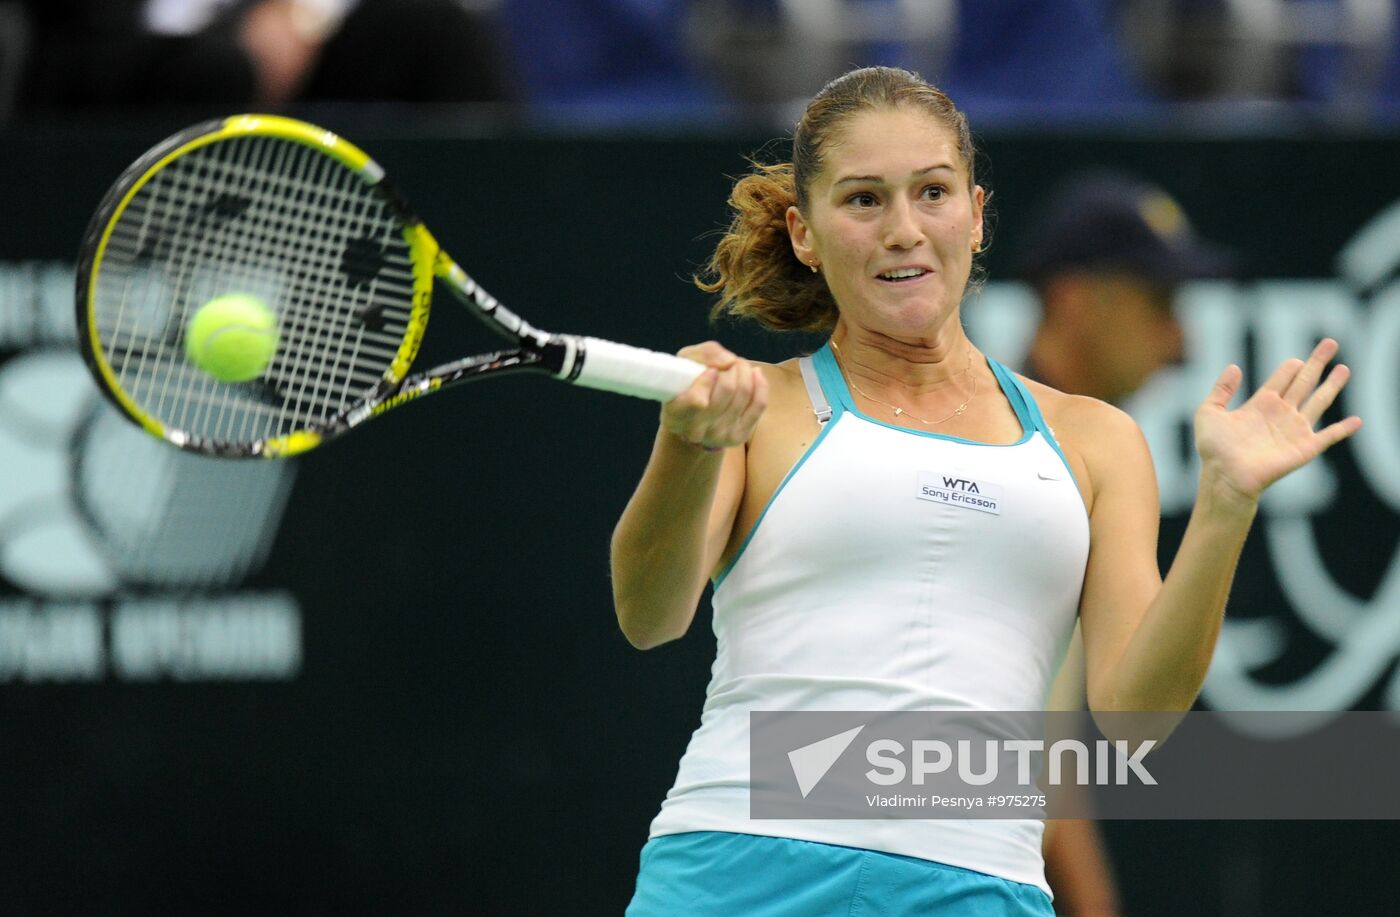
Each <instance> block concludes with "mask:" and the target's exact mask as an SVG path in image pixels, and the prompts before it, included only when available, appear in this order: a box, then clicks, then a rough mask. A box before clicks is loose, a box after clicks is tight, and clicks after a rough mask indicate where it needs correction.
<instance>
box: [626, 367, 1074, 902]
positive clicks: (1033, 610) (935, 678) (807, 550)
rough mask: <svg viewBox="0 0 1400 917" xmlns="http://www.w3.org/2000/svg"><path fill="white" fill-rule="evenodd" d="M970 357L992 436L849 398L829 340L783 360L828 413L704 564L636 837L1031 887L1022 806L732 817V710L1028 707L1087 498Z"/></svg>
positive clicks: (1041, 436) (1004, 376) (741, 728)
mask: <svg viewBox="0 0 1400 917" xmlns="http://www.w3.org/2000/svg"><path fill="white" fill-rule="evenodd" d="M988 362H989V364H990V366H991V369H992V372H993V373H994V374H995V376H996V378H997V381H998V383H999V384H1000V386H1001V391H1002V393H1003V395H1004V396H1005V397H1006V398H1007V400H1008V401H1009V402H1010V403H1011V406H1012V408H1013V409H1014V410H1015V412H1016V416H1017V418H1018V419H1019V420H1020V422H1021V428H1022V436H1021V438H1020V439H1019V440H1017V441H1016V442H1015V443H1012V444H1010V445H987V444H984V443H975V442H971V441H968V440H962V439H958V438H955V437H951V436H943V435H940V434H936V433H922V432H919V431H915V430H909V429H906V428H904V427H897V426H893V425H891V424H887V423H883V422H881V421H879V420H876V419H874V418H872V417H869V416H867V415H866V414H863V413H861V412H860V411H859V410H857V409H856V407H855V405H854V402H853V400H852V398H851V395H850V392H849V390H848V389H847V387H846V383H845V380H844V379H843V378H842V375H841V371H840V369H839V367H838V366H837V365H836V361H835V359H834V358H833V357H832V355H831V351H830V346H829V345H827V346H824V347H823V348H822V349H821V350H819V351H818V352H817V353H816V354H815V355H814V356H813V357H811V358H809V359H805V360H803V361H802V369H803V375H804V376H805V377H806V378H807V380H808V391H809V392H810V393H812V396H813V404H814V410H816V411H817V415H818V419H819V420H821V419H822V418H823V416H824V414H825V410H829V416H827V417H826V419H825V421H824V422H823V424H822V429H821V433H820V435H818V436H817V438H816V439H815V440H814V441H813V443H812V445H811V446H810V447H809V448H808V449H807V451H806V452H805V453H804V454H803V456H802V457H801V458H800V459H799V460H798V462H797V463H796V464H795V465H794V466H793V468H792V470H791V471H789V472H788V474H787V477H786V478H784V479H783V481H782V483H781V484H780V485H779V486H778V489H777V491H776V492H775V493H774V494H773V497H772V499H771V500H770V502H769V504H768V506H767V507H765V509H764V511H763V513H762V515H761V516H760V517H759V520H758V522H757V523H756V524H755V525H754V527H753V531H752V532H751V533H750V534H749V536H748V538H747V540H746V541H745V542H744V544H743V545H742V546H741V547H740V549H739V551H738V553H737V554H736V556H735V558H734V560H733V561H731V563H730V564H729V566H728V567H726V568H725V569H724V570H723V571H722V572H721V573H720V575H719V577H717V579H716V584H715V589H714V599H713V607H714V631H715V637H716V641H717V655H716V657H715V662H714V666H713V668H712V671H711V678H710V684H709V688H708V689H707V692H706V698H705V706H704V710H703V713H702V714H701V721H700V726H699V728H698V729H697V730H696V731H695V733H694V735H693V736H692V737H691V740H690V745H689V747H688V748H687V750H686V753H685V756H684V757H683V758H682V759H681V763H680V769H679V773H678V774H677V776H676V782H675V784H674V786H673V787H672V788H671V791H670V792H669V793H668V794H667V796H666V800H665V802H664V803H663V804H662V808H661V812H660V814H659V815H657V817H656V819H655V820H654V821H653V822H652V826H651V835H652V836H653V837H656V836H659V835H664V834H677V833H681V832H686V831H732V832H739V833H746V834H761V835H768V836H779V837H792V838H798V839H802V840H810V841H819V842H823V843H831V844H841V845H844V846H849V847H862V848H866V849H871V850H880V851H884V852H888V853H895V854H902V855H905V856H914V857H920V858H923V859H927V860H934V861H937V862H941V863H947V864H950V865H953V866H960V867H963V868H966V869H974V870H977V871H979V872H984V873H988V874H990V875H995V876H1001V877H1003V878H1006V879H1010V880H1012V881H1016V882H1024V883H1028V884H1032V885H1037V886H1039V887H1040V888H1042V889H1045V890H1046V892H1047V893H1048V892H1049V888H1048V886H1047V885H1046V882H1045V875H1044V864H1043V862H1042V860H1041V853H1040V850H1041V834H1042V831H1043V824H1042V823H1041V822H1040V821H1038V820H1032V819H1023V820H1011V819H1007V820H998V819H961V820H956V819H932V818H931V819H917V820H916V819H870V820H835V819H831V820H828V819H807V820H751V819H750V818H749V799H748V776H749V761H748V756H749V736H748V725H749V712H750V711H751V710H782V711H801V710H880V711H903V710H986V711H1022V710H1041V709H1044V704H1045V698H1046V695H1047V694H1048V692H1049V689H1050V683H1051V681H1052V679H1053V677H1054V675H1055V670H1056V667H1057V665H1058V664H1059V661H1060V659H1061V657H1062V655H1063V652H1064V648H1065V646H1066V645H1067V643H1068V640H1069V636H1070V633H1071V631H1072V629H1073V626H1074V620H1075V615H1076V614H1077V612H1078V606H1079V593H1080V589H1081V587H1082V584H1083V579H1084V565H1085V561H1086V559H1087V557H1088V552H1089V522H1088V515H1087V513H1086V512H1085V508H1084V501H1083V499H1082V498H1081V496H1080V494H1079V491H1078V488H1077V487H1076V486H1075V482H1074V476H1073V474H1072V473H1071V472H1070V470H1069V466H1068V464H1067V463H1066V462H1065V460H1064V455H1063V453H1061V452H1060V449H1059V446H1058V445H1057V444H1056V443H1055V440H1054V437H1053V435H1052V434H1051V431H1050V430H1049V428H1048V427H1047V426H1046V424H1045V421H1044V419H1043V418H1042V417H1041V415H1040V411H1039V409H1038V408H1037V407H1036V404H1035V401H1034V399H1032V398H1031V396H1030V393H1029V392H1028V391H1027V390H1026V389H1025V387H1024V386H1023V385H1022V384H1021V382H1020V381H1019V380H1018V379H1016V378H1015V376H1014V375H1012V374H1011V373H1010V372H1009V371H1007V370H1006V368H1005V367H1003V366H1001V364H999V363H997V362H995V361H992V360H989V361H988ZM818 383H819V384H818ZM828 399H829V402H830V404H829V409H828V407H827V404H826V403H825V402H826V401H827V400H828ZM945 479H946V480H945ZM957 482H961V483H960V484H958V483H957ZM971 485H975V487H973V486H971ZM930 488H931V489H932V490H933V491H935V492H936V494H930V492H929V489H930ZM938 494H941V496H938Z"/></svg>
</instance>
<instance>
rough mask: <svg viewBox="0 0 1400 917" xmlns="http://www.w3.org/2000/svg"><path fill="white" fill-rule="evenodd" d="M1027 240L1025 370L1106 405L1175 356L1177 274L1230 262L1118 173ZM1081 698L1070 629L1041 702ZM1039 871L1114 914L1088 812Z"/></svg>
mask: <svg viewBox="0 0 1400 917" xmlns="http://www.w3.org/2000/svg"><path fill="white" fill-rule="evenodd" d="M1022 238H1024V239H1027V240H1030V241H1029V242H1028V243H1027V244H1026V245H1025V247H1024V248H1023V250H1022V252H1021V253H1020V257H1019V271H1018V273H1019V274H1020V275H1021V276H1022V277H1023V278H1024V279H1025V280H1026V281H1027V282H1029V283H1030V284H1031V285H1032V286H1033V287H1034V288H1035V291H1036V294H1037V296H1038V297H1039V299H1040V303H1041V309H1042V314H1041V321H1040V325H1039V327H1038V328H1037V330H1036V334H1035V337H1034V339H1033V340H1032V343H1031V347H1030V354H1029V357H1028V359H1027V363H1026V366H1025V373H1026V375H1028V376H1030V377H1031V378H1034V379H1038V380H1040V381H1041V382H1044V383H1045V384H1047V385H1050V386H1053V387H1054V388H1057V389H1059V390H1061V391H1064V392H1069V393H1072V394H1077V395H1088V396H1090V397H1092V398H1099V399H1101V400H1103V401H1107V402H1110V403H1113V404H1121V403H1122V402H1123V400H1124V399H1126V398H1127V397H1128V396H1129V395H1131V394H1132V393H1133V392H1135V391H1137V390H1138V389H1139V388H1141V387H1142V385H1143V384H1144V383H1145V382H1146V381H1147V380H1148V379H1149V378H1150V377H1151V376H1152V375H1153V374H1154V373H1156V372H1157V371H1158V370H1159V369H1161V368H1163V367H1164V366H1166V365H1168V364H1170V363H1174V362H1177V361H1179V360H1180V359H1181V357H1182V351H1183V345H1184V335H1183V333H1182V329H1181V325H1180V324H1179V323H1178V321H1177V318H1176V314H1175V313H1174V312H1173V309H1172V303H1173V299H1174V298H1175V295H1176V291H1177V288H1178V287H1179V286H1180V284H1181V283H1182V282H1183V281H1186V280H1189V279H1192V278H1207V277H1219V276H1224V275H1226V274H1228V273H1229V272H1230V270H1231V268H1232V266H1233V265H1232V263H1231V259H1230V257H1229V256H1228V255H1226V254H1225V253H1224V252H1223V251H1221V250H1220V249H1218V248H1215V247H1213V246H1210V245H1208V244H1207V243H1205V242H1203V241H1202V240H1200V239H1198V238H1197V237H1196V236H1195V235H1194V234H1193V233H1192V231H1191V227H1190V225H1189V224H1188V222H1187V220H1186V215H1185V213H1183V211H1182V209H1181V207H1180V205H1178V204H1177V202H1176V201H1175V200H1173V199H1172V197H1171V196H1170V195H1168V194H1167V193H1166V192H1165V191H1162V190H1161V189H1159V188H1155V187H1152V186H1150V185H1147V184H1145V183H1143V182H1141V181H1138V180H1137V179H1134V178H1132V177H1130V176H1126V175H1122V174H1118V173H1113V172H1097V173H1087V174H1084V175H1081V176H1078V177H1075V178H1072V179H1070V180H1069V181H1068V182H1067V183H1066V184H1065V185H1064V186H1063V187H1062V188H1061V189H1060V190H1059V191H1058V192H1057V193H1056V194H1055V195H1054V196H1053V197H1052V199H1051V201H1050V203H1049V204H1048V205H1047V207H1046V208H1045V210H1044V211H1043V212H1042V213H1040V214H1039V215H1038V216H1036V217H1035V218H1033V219H1032V220H1030V221H1029V222H1028V223H1027V226H1026V229H1025V231H1024V233H1023V234H1022ZM1084 698H1085V672H1084V648H1083V638H1082V637H1081V635H1080V632H1079V629H1078V627H1076V628H1075V631H1074V637H1073V639H1072V640H1071V643H1070V647H1069V650H1068V652H1067V653H1066V658H1065V660H1064V662H1063V664H1062V665H1061V668H1060V672H1059V675H1058V676H1057V677H1056V680H1055V684H1054V687H1053V688H1052V691H1051V696H1050V699H1049V701H1048V704H1047V706H1048V708H1049V709H1051V710H1080V709H1083V707H1084ZM1045 874H1046V879H1047V881H1049V883H1050V886H1051V888H1053V889H1054V891H1055V908H1056V911H1057V912H1059V913H1064V914H1105V915H1107V914H1117V913H1118V903H1117V891H1116V889H1115V887H1114V880H1113V873H1112V869H1111V866H1110V858H1109V856H1108V853H1107V851H1106V850H1105V847H1104V843H1103V840H1102V838H1101V836H1100V833H1099V830H1098V826H1097V825H1096V824H1095V823H1094V822H1092V821H1087V820H1077V819H1064V820H1057V821H1053V822H1050V823H1049V824H1048V825H1047V828H1046V834H1045Z"/></svg>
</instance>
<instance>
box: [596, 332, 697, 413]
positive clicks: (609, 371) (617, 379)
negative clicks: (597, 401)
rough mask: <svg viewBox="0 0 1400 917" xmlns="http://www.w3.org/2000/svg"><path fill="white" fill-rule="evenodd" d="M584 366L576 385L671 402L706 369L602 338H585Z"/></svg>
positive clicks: (691, 361)
mask: <svg viewBox="0 0 1400 917" xmlns="http://www.w3.org/2000/svg"><path fill="white" fill-rule="evenodd" d="M582 343H583V366H582V368H580V369H579V372H578V375H577V376H576V377H575V378H574V379H573V382H574V384H575V385H583V386H587V387H588V388H596V389H602V390H603V391H605V392H618V393H619V394H623V395H631V396H632V397H634V398H650V399H651V400H652V401H670V400H671V399H672V398H674V397H676V396H677V395H679V394H680V393H681V392H683V391H685V390H686V389H687V388H689V387H690V383H692V382H694V381H695V379H696V377H697V376H699V375H700V374H701V373H702V372H704V371H705V367H704V366H703V365H702V364H700V363H696V362H695V361H694V360H687V359H684V358H683V357H673V356H671V355H670V354H669V353H657V352H656V351H655V350H643V349H642V348H641V347H630V346H628V345H627V344H619V343H617V342H616V341H605V340H603V339H602V338H591V337H585V338H582Z"/></svg>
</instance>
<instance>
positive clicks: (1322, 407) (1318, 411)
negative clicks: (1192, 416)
mask: <svg viewBox="0 0 1400 917" xmlns="http://www.w3.org/2000/svg"><path fill="white" fill-rule="evenodd" d="M1336 353H1337V342H1336V341H1334V340H1332V339H1331V338H1324V339H1323V340H1322V341H1321V342H1319V343H1318V345H1317V346H1316V347H1315V348H1313V352H1312V354H1311V356H1309V357H1308V358H1307V360H1299V359H1297V358H1296V357H1295V358H1293V359H1291V360H1285V361H1284V362H1283V364H1282V365H1280V366H1279V368H1278V369H1276V370H1274V374H1273V375H1272V376H1270V377H1269V379H1268V381H1267V382H1265V383H1264V384H1263V385H1262V386H1261V387H1260V388H1259V390H1258V391H1257V392H1255V393H1254V395H1253V396H1251V397H1250V399H1249V400H1248V401H1246V402H1245V403H1244V404H1242V405H1240V406H1239V407H1238V408H1236V409H1235V410H1233V411H1232V410H1230V409H1229V408H1228V407H1227V405H1228V404H1229V403H1230V399H1231V398H1232V397H1234V394H1235V392H1236V391H1238V390H1239V387H1240V382H1241V381H1242V380H1243V378H1244V373H1243V371H1242V370H1241V369H1240V368H1239V367H1238V366H1235V365H1233V364H1232V365H1230V366H1228V367H1226V369H1225V371H1224V372H1223V373H1221V374H1220V378H1219V379H1217V380H1216V382H1215V387H1214V388H1213V389H1211V393H1210V395H1209V396H1208V397H1207V398H1206V400H1205V401H1204V402H1203V403H1202V404H1201V406H1200V407H1199V408H1197V409H1196V424H1195V426H1196V450H1197V451H1198V452H1199V453H1200V455H1201V463H1202V475H1203V476H1206V475H1214V476H1216V477H1217V479H1218V480H1219V481H1220V482H1221V483H1222V484H1224V485H1226V486H1228V487H1229V488H1230V489H1232V490H1234V491H1236V492H1237V493H1238V494H1239V495H1241V496H1243V497H1246V498H1248V499H1258V497H1259V494H1260V493H1262V492H1263V490H1264V488H1266V487H1268V486H1269V485H1270V484H1272V483H1273V482H1275V481H1277V480H1278V479H1279V478H1281V477H1283V476H1284V475H1286V474H1288V473H1289V472H1290V471H1293V470H1294V469H1296V468H1301V467H1302V466H1303V465H1306V464H1307V463H1308V462H1311V461H1312V460H1313V459H1315V458H1317V457H1318V456H1319V455H1321V454H1322V453H1323V452H1325V451H1326V450H1327V449H1329V448H1331V447H1332V446H1334V445H1336V444H1337V443H1339V442H1341V441H1342V440H1344V439H1346V438H1347V437H1348V436H1351V435H1352V434H1353V433H1355V432H1356V431H1357V430H1359V429H1361V418H1360V417H1354V416H1353V417H1348V418H1346V419H1345V420H1339V421H1337V422H1336V423H1333V424H1329V425H1328V426H1326V427H1323V428H1322V429H1320V430H1318V429H1315V427H1316V426H1317V423H1318V421H1319V420H1320V419H1321V418H1322V414H1323V412H1325V411H1326V410H1327V409H1328V408H1329V407H1331V406H1332V402H1333V401H1335V400H1336V398H1337V393H1338V392H1340V391H1341V390H1342V387H1343V386H1344V385H1346V384H1347V379H1348V378H1349V377H1350V375H1351V371H1350V370H1348V369H1347V367H1346V366H1344V365H1341V364H1338V365H1337V366H1336V367H1334V368H1333V369H1332V372H1331V373H1329V374H1328V375H1327V378H1326V379H1325V380H1324V379H1323V371H1324V370H1325V369H1326V368H1327V363H1328V362H1329V361H1330V360H1331V359H1332V357H1334V356H1336Z"/></svg>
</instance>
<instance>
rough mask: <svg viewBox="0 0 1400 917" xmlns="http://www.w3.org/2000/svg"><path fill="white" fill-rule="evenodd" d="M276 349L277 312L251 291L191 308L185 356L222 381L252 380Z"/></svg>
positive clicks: (230, 295)
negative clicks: (194, 308) (191, 313)
mask: <svg viewBox="0 0 1400 917" xmlns="http://www.w3.org/2000/svg"><path fill="white" fill-rule="evenodd" d="M276 352H277V313H276V312H273V311H272V308H271V307H270V306H268V304H267V303H265V302H263V301H262V300H261V299H259V298H258V297H256V296H253V295H252V294H251V293H228V294H225V295H223V296H219V297H216V298H214V299H211V300H209V301H208V302H207V303H205V304H204V305H202V306H200V307H199V308H198V309H196V310H195V313H194V315H192V316H190V321H189V324H188V325H187V326H186V327H185V356H187V357H189V358H190V362H191V363H193V364H194V365H195V366H198V367H199V368H200V369H202V370H204V371H205V372H207V373H208V374H209V375H211V376H213V377H214V378H215V379H219V380H221V381H223V382H247V381H248V380H249V379H256V378H257V377H258V376H261V375H262V374H263V372H264V371H265V370H266V369H267V364H269V363H271V362H272V355H273V354H275V353H276Z"/></svg>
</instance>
